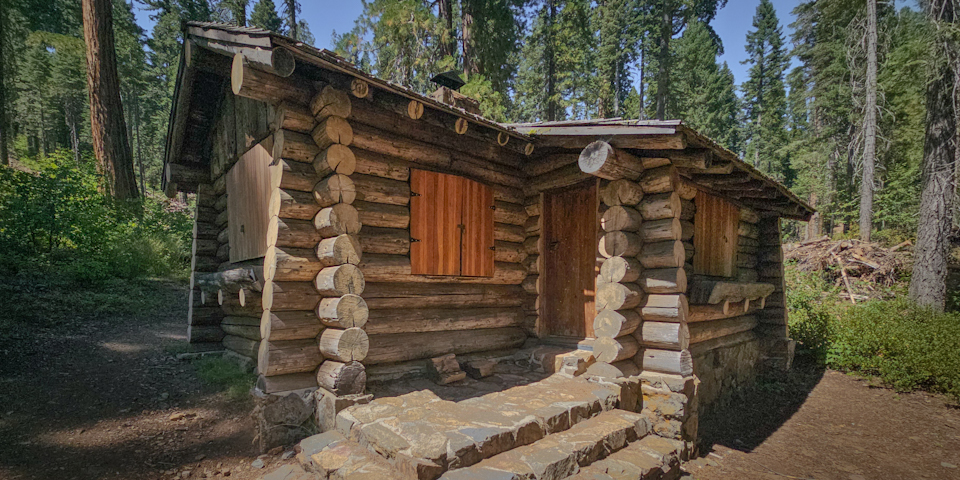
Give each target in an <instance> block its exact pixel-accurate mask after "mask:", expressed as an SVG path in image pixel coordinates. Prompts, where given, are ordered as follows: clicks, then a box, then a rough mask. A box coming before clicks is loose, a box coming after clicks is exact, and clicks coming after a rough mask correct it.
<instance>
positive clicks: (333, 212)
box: [313, 203, 362, 241]
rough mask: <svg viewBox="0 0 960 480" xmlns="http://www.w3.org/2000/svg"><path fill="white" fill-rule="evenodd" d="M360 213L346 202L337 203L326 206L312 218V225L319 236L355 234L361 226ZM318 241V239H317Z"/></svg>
mask: <svg viewBox="0 0 960 480" xmlns="http://www.w3.org/2000/svg"><path fill="white" fill-rule="evenodd" d="M361 226H362V224H361V220H360V213H359V212H357V209H356V208H355V207H354V206H353V205H350V204H347V203H338V204H335V205H331V206H329V207H326V208H324V209H322V210H320V211H319V212H317V216H316V217H314V218H313V227H314V229H315V230H316V231H317V235H318V236H319V237H320V238H330V237H336V236H339V235H357V234H359V233H360V228H361ZM318 241H319V240H318Z"/></svg>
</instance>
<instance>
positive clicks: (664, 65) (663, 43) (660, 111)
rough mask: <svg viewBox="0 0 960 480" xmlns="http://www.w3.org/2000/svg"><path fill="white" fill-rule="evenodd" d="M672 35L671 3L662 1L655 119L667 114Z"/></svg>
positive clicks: (666, 0)
mask: <svg viewBox="0 0 960 480" xmlns="http://www.w3.org/2000/svg"><path fill="white" fill-rule="evenodd" d="M671 37H673V5H672V2H671V1H670V0H664V2H663V16H662V17H661V18H660V54H659V55H658V57H657V60H658V61H657V63H659V65H657V67H658V70H657V120H664V119H665V118H666V115H667V90H668V89H669V86H670V65H669V63H670V38H671Z"/></svg>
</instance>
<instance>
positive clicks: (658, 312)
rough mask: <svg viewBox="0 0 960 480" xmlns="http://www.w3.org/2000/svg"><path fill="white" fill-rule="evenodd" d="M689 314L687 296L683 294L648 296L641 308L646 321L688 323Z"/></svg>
mask: <svg viewBox="0 0 960 480" xmlns="http://www.w3.org/2000/svg"><path fill="white" fill-rule="evenodd" d="M688 313H689V305H688V304H687V296H686V295H683V294H652V295H647V296H646V299H645V301H644V302H643V305H642V306H641V307H640V315H641V316H643V320H644V321H648V320H649V321H657V322H674V323H676V322H686V320H687V314H688Z"/></svg>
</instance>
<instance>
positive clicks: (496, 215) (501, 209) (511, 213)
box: [493, 201, 527, 225]
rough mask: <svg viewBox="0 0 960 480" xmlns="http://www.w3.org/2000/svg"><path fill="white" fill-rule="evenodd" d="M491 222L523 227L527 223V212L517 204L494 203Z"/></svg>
mask: <svg viewBox="0 0 960 480" xmlns="http://www.w3.org/2000/svg"><path fill="white" fill-rule="evenodd" d="M493 221H494V222H497V223H504V224H508V225H524V224H526V222H527V211H526V209H524V208H523V205H520V204H518V203H509V202H501V201H496V202H494V210H493Z"/></svg>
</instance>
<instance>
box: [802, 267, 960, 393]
mask: <svg viewBox="0 0 960 480" xmlns="http://www.w3.org/2000/svg"><path fill="white" fill-rule="evenodd" d="M786 274H787V275H786V281H787V305H788V308H789V314H790V315H789V319H790V335H791V337H793V339H794V340H796V341H797V344H798V345H797V349H798V353H800V354H802V355H809V356H811V357H813V358H814V359H815V360H816V361H818V362H820V363H822V364H824V365H826V366H827V367H830V368H833V369H837V370H841V371H847V372H854V373H857V374H860V375H864V376H876V377H879V378H880V380H881V381H882V382H883V383H884V384H886V385H888V386H890V387H892V388H894V389H896V390H899V391H911V390H927V391H932V392H938V393H945V394H948V395H950V396H952V397H953V398H954V399H956V400H960V313H941V312H936V311H933V310H931V309H928V308H924V307H920V306H918V305H916V304H914V303H912V302H910V301H909V300H905V297H906V295H905V289H906V286H905V285H903V284H898V285H895V286H893V287H891V288H890V289H889V291H887V292H880V294H879V295H880V296H881V298H892V299H891V300H868V301H862V302H860V303H858V304H856V305H853V304H851V303H850V302H849V300H847V299H844V298H841V297H840V293H841V292H842V291H843V290H842V288H841V287H840V286H838V285H832V284H829V283H827V282H826V281H824V280H823V276H821V275H820V274H819V273H818V272H799V271H796V270H793V269H791V268H789V265H788V268H787V269H786Z"/></svg>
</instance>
